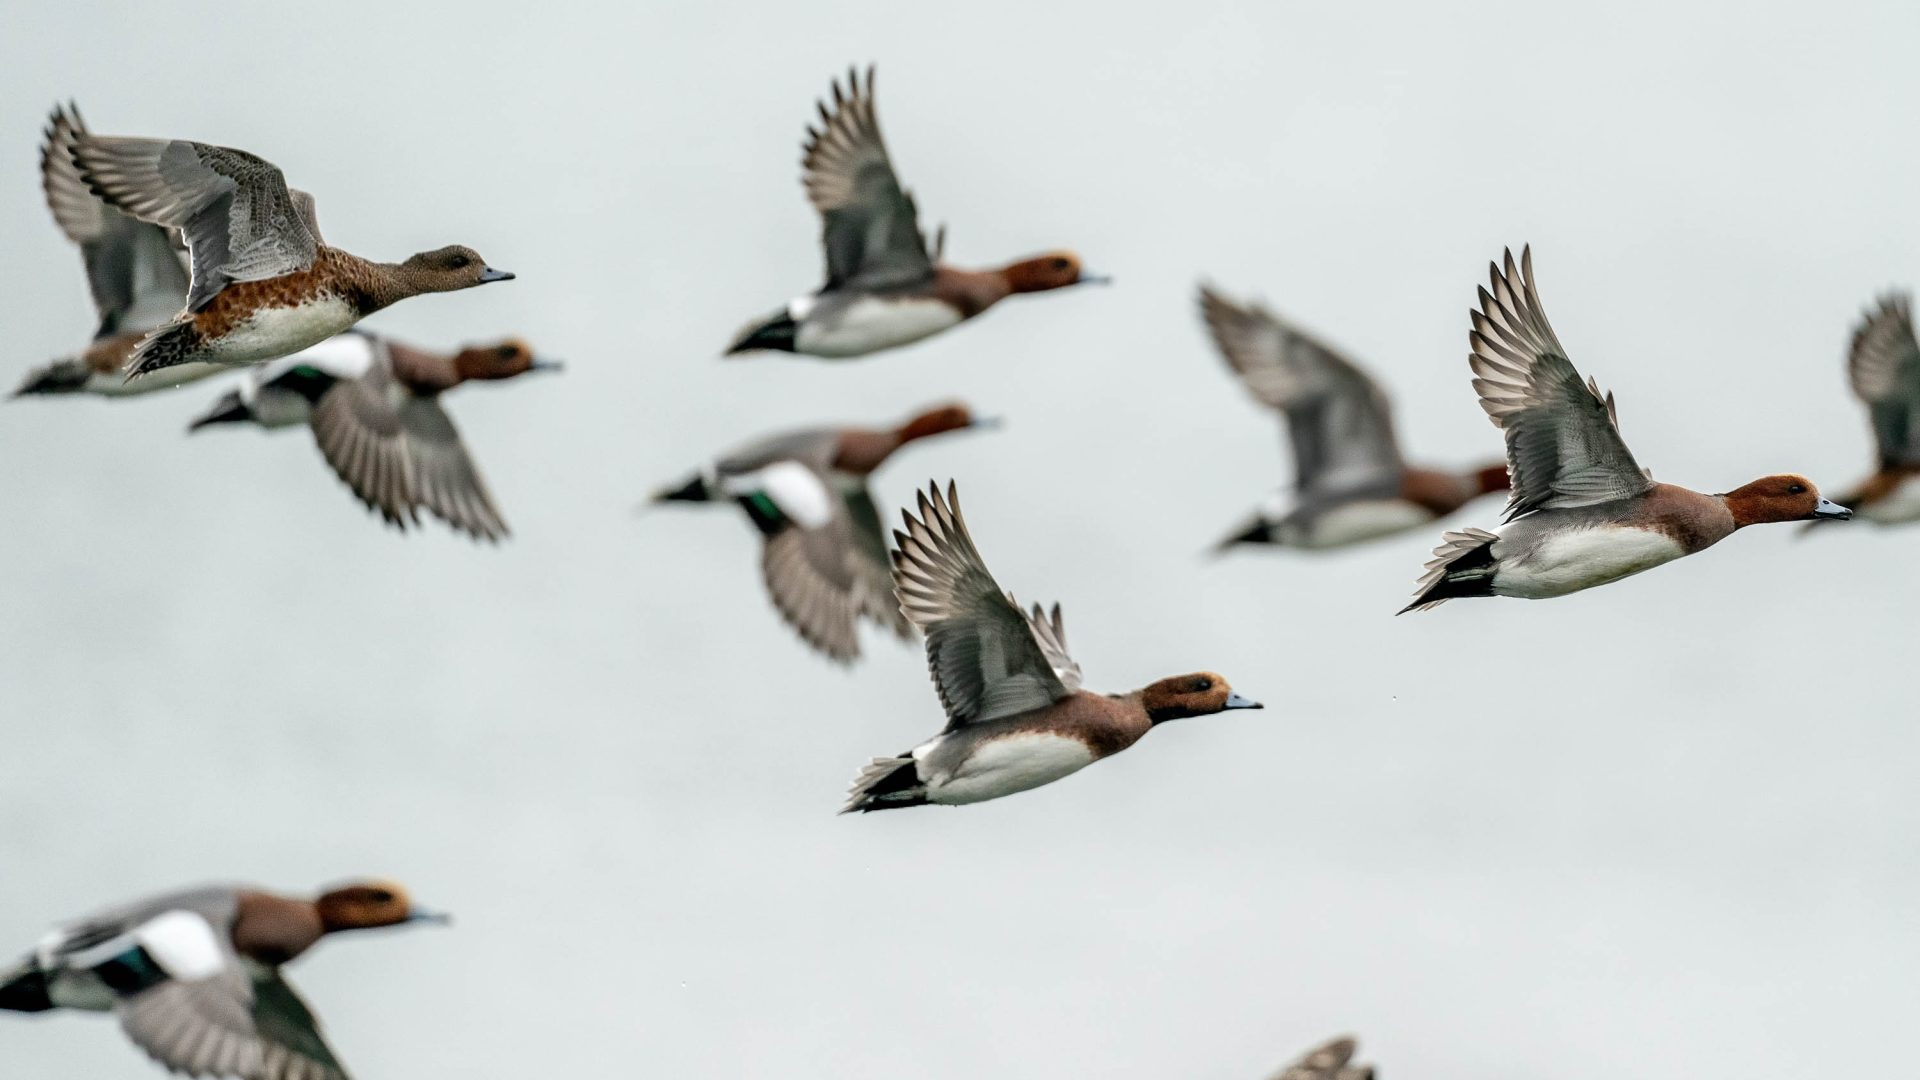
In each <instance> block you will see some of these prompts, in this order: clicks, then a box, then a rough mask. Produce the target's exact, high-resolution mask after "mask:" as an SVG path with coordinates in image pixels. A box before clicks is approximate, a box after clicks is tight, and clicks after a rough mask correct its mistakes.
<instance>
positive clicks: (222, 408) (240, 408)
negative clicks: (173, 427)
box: [187, 390, 253, 435]
mask: <svg viewBox="0 0 1920 1080" xmlns="http://www.w3.org/2000/svg"><path fill="white" fill-rule="evenodd" d="M251 419H253V410H252V409H249V408H247V403H246V402H244V401H242V400H240V391H238V390H229V391H227V392H226V393H224V394H222V395H220V398H219V400H217V401H215V402H214V403H213V407H212V408H211V409H208V410H207V411H206V412H203V413H201V414H200V415H199V416H197V417H194V420H193V423H191V424H188V425H187V434H189V435H191V434H193V433H194V432H196V431H199V430H200V429H201V428H203V427H206V426H207V425H208V424H238V423H241V422H243V421H247V420H251Z"/></svg>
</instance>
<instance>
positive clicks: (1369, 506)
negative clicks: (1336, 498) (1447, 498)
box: [1288, 499, 1433, 549]
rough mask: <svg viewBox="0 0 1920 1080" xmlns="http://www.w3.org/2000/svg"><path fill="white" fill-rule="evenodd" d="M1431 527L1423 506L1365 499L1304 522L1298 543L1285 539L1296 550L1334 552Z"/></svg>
mask: <svg viewBox="0 0 1920 1080" xmlns="http://www.w3.org/2000/svg"><path fill="white" fill-rule="evenodd" d="M1432 523H1433V513H1432V511H1429V510H1428V509H1427V508H1426V507H1424V506H1419V505H1417V504H1415V503H1410V502H1408V501H1407V500H1405V499H1368V500H1365V501H1362V502H1350V503H1344V504H1342V505H1340V506H1336V507H1333V508H1331V509H1329V510H1328V511H1326V512H1325V513H1323V514H1319V515H1317V516H1315V517H1314V518H1312V519H1311V520H1310V521H1309V522H1307V523H1306V527H1305V528H1304V529H1301V530H1300V532H1299V536H1298V538H1297V539H1295V538H1293V537H1289V538H1288V539H1289V541H1290V542H1292V543H1293V544H1294V546H1296V547H1303V548H1314V549H1318V548H1334V547H1342V546H1344V545H1347V544H1357V543H1359V542H1361V541H1362V540H1372V539H1375V538H1377V537H1382V536H1391V535H1393V534H1394V533H1399V532H1406V531H1407V530H1408V529H1417V528H1420V527H1421V526H1424V525H1430V524H1432Z"/></svg>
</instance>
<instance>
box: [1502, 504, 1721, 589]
mask: <svg viewBox="0 0 1920 1080" xmlns="http://www.w3.org/2000/svg"><path fill="white" fill-rule="evenodd" d="M1529 524H1531V522H1529V521H1527V520H1525V519H1523V520H1521V521H1520V522H1516V523H1515V525H1514V526H1511V527H1509V528H1508V529H1507V530H1505V531H1503V532H1502V533H1501V537H1500V539H1499V540H1498V541H1495V543H1494V545H1493V557H1494V560H1495V562H1496V563H1498V564H1499V569H1498V570H1496V571H1495V572H1494V576H1493V591H1494V592H1495V593H1498V594H1499V595H1501V596H1520V597H1526V598H1529V599H1540V598H1544V597H1549V596H1565V595H1566V594H1568V593H1571V592H1579V591H1580V590H1581V589H1590V588H1592V587H1594V586H1595V585H1605V584H1606V583H1608V582H1610V581H1618V580H1620V579H1621V578H1623V577H1629V576H1631V575H1633V574H1638V573H1640V572H1642V571H1645V570H1651V569H1653V568H1654V567H1656V566H1659V565H1660V564H1661V563H1667V562H1672V561H1673V560H1675V559H1677V558H1679V557H1680V556H1682V555H1685V554H1686V553H1687V551H1686V549H1685V548H1684V547H1682V546H1681V545H1680V543H1679V541H1677V540H1675V539H1674V538H1673V537H1672V536H1670V535H1668V534H1667V533H1665V532H1662V531H1659V530H1657V529H1642V528H1635V527H1632V526H1628V525H1617V524H1616V525H1586V526H1578V525H1575V526H1568V527H1551V526H1549V527H1545V528H1541V529H1539V530H1538V531H1535V530H1532V529H1528V528H1526V527H1525V526H1527V525H1529Z"/></svg>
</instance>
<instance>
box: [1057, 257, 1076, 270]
mask: <svg viewBox="0 0 1920 1080" xmlns="http://www.w3.org/2000/svg"><path fill="white" fill-rule="evenodd" d="M1071 265H1072V264H1071V263H1069V262H1067V260H1065V259H1055V260H1053V268H1054V269H1055V270H1065V269H1066V268H1067V267H1068V266H1071Z"/></svg>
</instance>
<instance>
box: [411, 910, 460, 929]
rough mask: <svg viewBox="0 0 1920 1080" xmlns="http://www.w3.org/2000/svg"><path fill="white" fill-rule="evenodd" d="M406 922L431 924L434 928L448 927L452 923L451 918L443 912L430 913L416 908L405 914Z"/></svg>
mask: <svg viewBox="0 0 1920 1080" xmlns="http://www.w3.org/2000/svg"><path fill="white" fill-rule="evenodd" d="M407 921H408V922H410V923H411V922H423V923H433V924H434V925H435V926H450V925H452V923H453V916H451V915H449V914H447V913H446V912H444V911H430V910H428V909H426V908H422V907H416V908H414V909H412V910H411V911H408V912H407Z"/></svg>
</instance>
